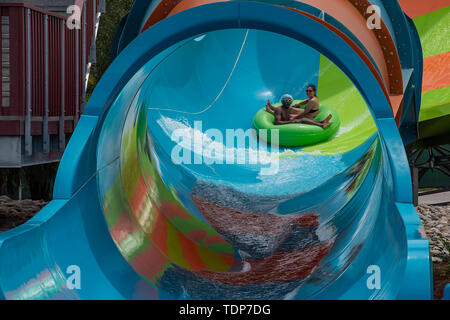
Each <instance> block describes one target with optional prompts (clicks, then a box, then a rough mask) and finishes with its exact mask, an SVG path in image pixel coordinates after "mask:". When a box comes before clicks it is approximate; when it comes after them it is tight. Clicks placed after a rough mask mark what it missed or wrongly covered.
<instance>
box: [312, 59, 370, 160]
mask: <svg viewBox="0 0 450 320" xmlns="http://www.w3.org/2000/svg"><path fill="white" fill-rule="evenodd" d="M317 96H318V98H319V100H320V104H321V105H326V106H329V107H331V108H333V109H334V110H336V111H337V112H338V113H339V117H340V120H341V127H340V128H339V131H338V132H337V133H336V135H335V136H334V137H333V138H332V139H330V140H328V141H326V142H324V143H321V144H318V145H314V146H310V147H305V148H304V149H303V152H310V153H312V154H322V155H323V154H338V153H344V152H347V151H349V150H352V149H354V148H355V147H357V146H359V145H360V144H362V143H364V142H365V141H366V140H367V139H368V138H369V137H370V136H371V135H373V134H374V133H375V132H376V126H375V122H374V121H373V118H372V115H371V114H370V111H369V109H368V107H367V105H366V102H365V101H364V99H363V97H362V96H361V94H360V93H359V91H358V89H356V87H355V86H354V85H353V83H352V82H351V81H350V79H349V78H348V77H347V76H346V75H345V74H344V72H342V71H341V70H340V69H339V68H338V67H337V66H336V65H335V64H334V63H332V62H331V61H330V60H328V59H327V58H326V57H325V56H323V55H322V56H321V57H320V68H319V83H318V87H317ZM331 121H332V120H331Z"/></svg>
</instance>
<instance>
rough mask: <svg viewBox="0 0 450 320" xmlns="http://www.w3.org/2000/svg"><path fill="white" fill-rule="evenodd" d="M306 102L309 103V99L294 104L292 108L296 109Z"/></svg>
mask: <svg viewBox="0 0 450 320" xmlns="http://www.w3.org/2000/svg"><path fill="white" fill-rule="evenodd" d="M308 101H309V99H305V100H302V101H300V102H298V103H297V104H295V105H294V107H296V108H298V107H300V106H302V105H304V104H307V103H308Z"/></svg>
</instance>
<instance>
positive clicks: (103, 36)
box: [86, 0, 134, 99]
mask: <svg viewBox="0 0 450 320" xmlns="http://www.w3.org/2000/svg"><path fill="white" fill-rule="evenodd" d="M133 3H134V0H107V1H106V12H105V13H103V14H102V15H101V17H100V24H99V27H98V33H97V41H96V46H97V52H96V58H97V59H96V60H97V62H96V63H95V64H93V65H92V67H91V72H90V75H89V82H88V88H87V92H86V99H89V97H90V95H91V94H92V91H93V90H94V88H95V86H96V84H97V82H98V81H99V80H100V78H101V77H102V75H103V73H104V72H105V71H106V69H107V68H108V67H109V65H110V64H111V58H110V53H111V46H112V42H113V39H114V34H115V32H116V28H117V26H118V25H119V23H120V20H121V19H122V17H123V16H124V15H126V14H127V13H128V12H129V11H130V9H131V7H132V6H133Z"/></svg>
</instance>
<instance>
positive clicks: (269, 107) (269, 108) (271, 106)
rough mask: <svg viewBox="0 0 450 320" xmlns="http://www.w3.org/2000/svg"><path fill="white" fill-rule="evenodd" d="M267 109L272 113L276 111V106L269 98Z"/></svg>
mask: <svg viewBox="0 0 450 320" xmlns="http://www.w3.org/2000/svg"><path fill="white" fill-rule="evenodd" d="M266 111H267V112H269V113H271V114H274V113H275V107H274V106H273V105H272V104H271V103H270V99H268V100H267V103H266Z"/></svg>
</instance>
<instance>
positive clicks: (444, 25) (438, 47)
mask: <svg viewBox="0 0 450 320" xmlns="http://www.w3.org/2000/svg"><path fill="white" fill-rule="evenodd" d="M414 24H415V25H416V28H417V31H418V33H419V36H420V42H421V44H422V48H423V57H424V58H427V57H432V56H435V55H438V54H442V53H446V52H448V51H450V41H449V39H450V7H446V8H442V9H440V10H437V11H434V12H430V13H428V14H425V15H423V16H420V17H416V18H415V19H414ZM448 115H450V87H444V88H440V89H436V90H431V91H427V92H423V93H422V104H421V107H420V115H419V121H420V122H422V123H423V125H426V126H427V127H429V126H431V127H436V126H437V125H438V124H437V123H435V122H433V121H430V120H433V119H437V118H440V117H445V116H448ZM425 121H426V122H427V123H425ZM423 125H422V124H421V126H423ZM440 125H441V124H440ZM421 131H422V130H421ZM429 131H430V129H427V132H428V134H430V132H429ZM440 131H442V130H439V132H440Z"/></svg>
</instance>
